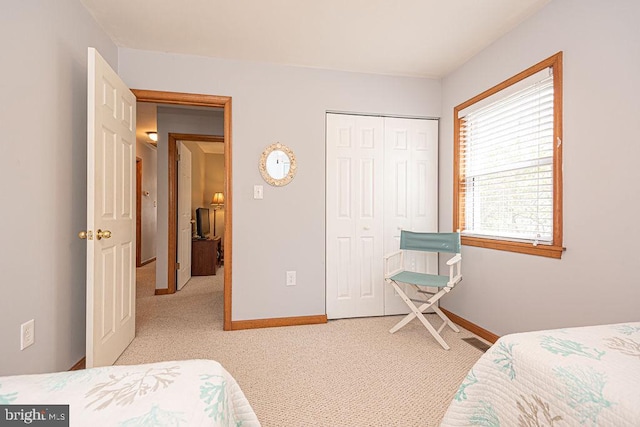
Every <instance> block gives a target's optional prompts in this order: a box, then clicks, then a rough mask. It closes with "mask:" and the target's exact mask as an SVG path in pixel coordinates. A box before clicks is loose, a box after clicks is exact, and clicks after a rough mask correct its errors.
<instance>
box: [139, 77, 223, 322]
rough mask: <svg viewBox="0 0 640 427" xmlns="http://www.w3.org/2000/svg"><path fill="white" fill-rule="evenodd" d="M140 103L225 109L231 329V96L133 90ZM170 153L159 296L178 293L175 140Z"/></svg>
mask: <svg viewBox="0 0 640 427" xmlns="http://www.w3.org/2000/svg"><path fill="white" fill-rule="evenodd" d="M131 91H132V92H133V94H134V95H135V96H136V98H137V101H138V102H152V103H157V104H168V105H182V106H196V107H212V108H222V109H223V111H224V113H223V114H224V135H223V144H224V189H225V205H226V207H225V215H224V228H225V239H224V246H223V253H224V254H225V268H224V291H223V292H224V302H223V306H224V321H223V329H224V330H225V331H227V330H231V289H232V265H233V263H232V255H233V251H232V245H233V233H232V230H233V229H232V223H233V221H232V218H233V212H232V207H233V203H232V200H233V192H232V181H231V176H232V170H231V168H232V161H231V155H232V151H231V146H232V136H231V97H227V96H215V95H201V94H191V93H179V92H164V91H151V90H138V89H132V90H131ZM167 150H168V153H167V154H168V164H167V167H168V184H169V187H168V230H167V231H168V254H169V256H168V262H167V270H166V274H167V284H168V286H167V288H166V290H165V289H162V290H156V294H168V293H175V292H176V267H177V265H176V264H177V263H176V261H175V260H176V254H177V234H176V233H177V225H176V224H177V203H178V201H177V150H176V139H175V138H169V144H168V147H167Z"/></svg>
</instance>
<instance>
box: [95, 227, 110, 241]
mask: <svg viewBox="0 0 640 427" xmlns="http://www.w3.org/2000/svg"><path fill="white" fill-rule="evenodd" d="M110 237H111V232H110V231H109V230H104V231H103V230H100V229H99V228H98V231H96V238H97V239H98V240H100V239H102V238H104V239H108V238H110Z"/></svg>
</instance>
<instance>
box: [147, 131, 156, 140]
mask: <svg viewBox="0 0 640 427" xmlns="http://www.w3.org/2000/svg"><path fill="white" fill-rule="evenodd" d="M147 136H148V137H149V139H150V140H152V141H153V142H158V132H147Z"/></svg>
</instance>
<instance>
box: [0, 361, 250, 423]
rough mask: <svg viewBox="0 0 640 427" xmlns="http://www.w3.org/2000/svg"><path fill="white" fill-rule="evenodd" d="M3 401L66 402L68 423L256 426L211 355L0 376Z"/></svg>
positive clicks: (244, 401) (245, 403) (234, 385)
mask: <svg viewBox="0 0 640 427" xmlns="http://www.w3.org/2000/svg"><path fill="white" fill-rule="evenodd" d="M7 404H11V405H45V404H46V405H56V404H63V405H66V404H68V405H69V418H68V419H69V422H70V425H71V426H102V425H109V426H111V425H113V426H225V427H226V426H234V427H239V426H241V427H254V426H255V427H258V426H260V423H259V422H258V419H257V417H256V415H255V413H254V412H253V410H252V409H251V406H250V405H249V402H248V401H247V399H246V398H245V396H244V393H243V392H242V390H240V387H239V386H238V384H237V383H236V381H235V380H234V378H233V377H232V376H231V375H230V374H229V373H228V372H227V371H226V370H225V369H224V368H223V367H222V366H221V365H220V364H219V363H217V362H215V361H212V360H185V361H179V362H160V363H151V364H144V365H132V366H108V367H103V368H93V369H85V370H79V371H70V372H59V373H53V374H37V375H16V376H8V377H0V405H7Z"/></svg>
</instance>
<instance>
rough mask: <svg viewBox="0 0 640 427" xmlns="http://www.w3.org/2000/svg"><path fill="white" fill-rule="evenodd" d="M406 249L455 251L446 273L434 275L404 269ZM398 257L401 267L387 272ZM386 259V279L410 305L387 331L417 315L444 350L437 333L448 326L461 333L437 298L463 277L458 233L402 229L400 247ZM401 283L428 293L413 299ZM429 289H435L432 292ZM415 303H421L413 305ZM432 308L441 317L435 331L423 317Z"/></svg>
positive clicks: (419, 292)
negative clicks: (406, 311)
mask: <svg viewBox="0 0 640 427" xmlns="http://www.w3.org/2000/svg"><path fill="white" fill-rule="evenodd" d="M405 251H422V252H448V253H453V254H455V255H454V256H453V257H452V258H451V259H450V260H449V261H447V265H448V266H449V275H448V276H441V275H437V274H427V273H418V272H414V271H407V270H405V269H404V253H405ZM397 256H399V257H400V261H399V264H397V265H399V266H400V268H399V269H397V270H396V271H393V272H389V271H388V267H389V260H390V259H392V258H394V257H397ZM384 259H385V281H387V282H389V283H391V285H392V286H393V287H394V288H395V290H396V292H398V294H399V295H400V297H401V298H402V300H403V301H404V302H405V303H406V304H407V306H409V309H410V310H411V313H409V314H408V315H407V316H406V317H404V318H403V319H402V320H401V321H400V322H398V324H396V325H395V326H394V327H393V328H391V330H390V331H389V332H391V333H394V332H396V331H397V330H399V329H400V328H402V327H403V326H405V325H406V324H408V323H409V322H410V321H411V320H413V319H414V318H416V317H417V318H418V320H420V322H422V324H423V325H424V327H425V328H427V330H428V331H429V332H430V333H431V335H433V337H434V338H435V339H436V341H438V342H439V343H440V345H441V346H442V347H443V348H444V349H445V350H449V346H448V345H447V343H446V342H445V341H444V340H443V339H442V336H440V333H441V332H442V330H443V329H444V328H445V326H449V327H450V328H451V329H453V330H454V331H455V332H460V330H459V329H458V327H457V326H456V325H455V324H454V323H453V322H452V321H451V320H450V319H449V318H448V317H447V316H446V315H445V314H444V313H443V312H442V310H440V308H439V307H438V304H436V303H437V302H438V300H439V299H440V298H442V297H443V296H444V295H445V294H447V293H448V292H449V291H451V289H453V288H454V286H455V285H456V284H457V283H458V282H460V280H462V273H461V264H462V255H461V254H460V233H417V232H411V231H405V230H401V232H400V250H399V251H398V252H395V253H392V254H389V255H387V256H385V257H384ZM401 283H406V284H409V285H412V286H413V287H415V289H416V290H417V291H418V294H419V295H431V296H430V297H429V298H428V299H425V300H412V299H410V298H409V297H408V296H407V294H406V293H405V292H404V291H403V290H402V287H401V286H400V284H401ZM429 288H432V289H433V288H435V289H436V291H435V292H432V291H430V290H429ZM414 302H417V303H421V305H420V306H418V307H416V305H415V304H414ZM429 308H431V309H432V310H433V311H435V312H436V314H437V315H438V316H440V318H441V319H442V320H443V323H442V325H441V326H440V327H439V328H438V329H437V330H436V329H435V328H434V327H433V326H432V325H431V323H429V321H428V320H427V319H426V318H425V317H424V314H423V313H424V312H425V311H426V310H427V309H429Z"/></svg>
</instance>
